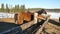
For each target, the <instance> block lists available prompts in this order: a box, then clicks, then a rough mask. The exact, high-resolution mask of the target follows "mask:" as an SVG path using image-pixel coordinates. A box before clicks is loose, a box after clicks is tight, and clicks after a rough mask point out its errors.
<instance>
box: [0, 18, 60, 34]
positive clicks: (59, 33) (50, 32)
mask: <svg viewBox="0 0 60 34" xmlns="http://www.w3.org/2000/svg"><path fill="white" fill-rule="evenodd" d="M1 21H3V22H10V23H15V22H14V19H13V18H0V22H1ZM56 21H57V20H56ZM42 34H60V26H57V25H54V24H51V23H49V22H48V23H47V24H46V26H45V29H44V31H42Z"/></svg>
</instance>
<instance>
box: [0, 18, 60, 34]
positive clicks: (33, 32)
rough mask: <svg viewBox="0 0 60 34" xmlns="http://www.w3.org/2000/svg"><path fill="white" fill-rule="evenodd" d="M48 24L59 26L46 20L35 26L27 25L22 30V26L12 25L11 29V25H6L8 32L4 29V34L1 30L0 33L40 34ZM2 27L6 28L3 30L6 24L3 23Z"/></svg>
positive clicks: (59, 24)
mask: <svg viewBox="0 0 60 34" xmlns="http://www.w3.org/2000/svg"><path fill="white" fill-rule="evenodd" d="M48 22H50V23H52V24H55V25H58V26H60V23H57V22H56V21H54V20H51V19H49V18H47V20H42V21H41V22H38V23H37V24H32V23H28V24H30V25H29V26H27V27H25V29H24V30H22V27H23V26H22V25H20V26H18V25H16V26H14V25H13V24H12V25H13V28H12V27H11V26H12V25H9V24H8V25H9V26H10V29H8V30H7V29H6V31H4V32H3V31H2V30H0V33H6V34H40V33H41V31H42V30H43V28H44V26H45V24H47V23H48ZM56 23H57V24H56ZM0 24H1V23H0ZM4 25H5V26H6V27H5V28H7V27H8V26H7V24H6V23H4ZM23 25H24V24H23ZM26 25H27V24H26ZM0 26H3V25H0ZM21 26H22V27H21ZM24 26H25V25H24ZM0 28H1V27H0ZM1 31H2V32H1Z"/></svg>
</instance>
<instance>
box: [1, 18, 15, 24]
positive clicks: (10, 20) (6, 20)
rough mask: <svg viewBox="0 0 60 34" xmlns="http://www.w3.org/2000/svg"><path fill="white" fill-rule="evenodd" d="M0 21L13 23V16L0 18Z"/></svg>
mask: <svg viewBox="0 0 60 34" xmlns="http://www.w3.org/2000/svg"><path fill="white" fill-rule="evenodd" d="M0 22H9V23H15V22H14V18H0Z"/></svg>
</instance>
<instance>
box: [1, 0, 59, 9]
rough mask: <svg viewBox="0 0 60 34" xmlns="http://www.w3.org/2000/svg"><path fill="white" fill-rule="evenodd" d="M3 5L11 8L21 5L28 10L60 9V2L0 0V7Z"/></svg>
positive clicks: (52, 0) (46, 0)
mask: <svg viewBox="0 0 60 34" xmlns="http://www.w3.org/2000/svg"><path fill="white" fill-rule="evenodd" d="M2 3H4V5H5V4H6V3H7V4H8V5H9V6H10V7H11V5H12V6H14V5H18V4H19V5H25V6H26V8H60V0H0V7H1V4H2Z"/></svg>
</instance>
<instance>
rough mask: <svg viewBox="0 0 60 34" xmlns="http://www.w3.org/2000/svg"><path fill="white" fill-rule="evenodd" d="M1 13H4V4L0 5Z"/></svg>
mask: <svg viewBox="0 0 60 34" xmlns="http://www.w3.org/2000/svg"><path fill="white" fill-rule="evenodd" d="M1 12H4V4H3V3H2V4H1Z"/></svg>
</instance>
